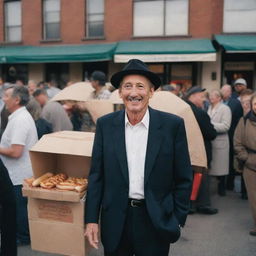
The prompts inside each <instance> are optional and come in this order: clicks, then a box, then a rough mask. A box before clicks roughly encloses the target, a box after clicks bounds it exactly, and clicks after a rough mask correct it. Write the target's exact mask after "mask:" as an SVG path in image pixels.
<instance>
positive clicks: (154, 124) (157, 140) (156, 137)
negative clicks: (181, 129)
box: [144, 108, 163, 184]
mask: <svg viewBox="0 0 256 256" xmlns="http://www.w3.org/2000/svg"><path fill="white" fill-rule="evenodd" d="M149 114H150V119H149V132H148V144H147V151H146V160H145V174H144V175H145V177H144V183H145V184H146V183H147V180H148V177H149V175H150V173H151V171H152V169H153V165H154V162H155V159H156V156H157V154H158V152H159V149H160V145H161V142H162V137H163V136H162V134H161V130H160V127H161V122H160V120H159V117H158V113H157V112H156V111H155V110H153V109H151V108H149Z"/></svg>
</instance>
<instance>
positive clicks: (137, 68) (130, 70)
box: [110, 59, 161, 90]
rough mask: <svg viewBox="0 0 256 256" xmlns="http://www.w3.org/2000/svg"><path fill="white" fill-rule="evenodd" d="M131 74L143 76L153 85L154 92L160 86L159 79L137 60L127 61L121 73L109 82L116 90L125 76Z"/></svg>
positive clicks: (116, 74)
mask: <svg viewBox="0 0 256 256" xmlns="http://www.w3.org/2000/svg"><path fill="white" fill-rule="evenodd" d="M133 74H136V75H142V76H145V77H146V78H147V79H148V80H149V81H150V82H151V83H152V84H153V85H154V88H155V90H156V89H157V88H158V87H159V86H160V85H161V80H160V78H159V77H158V76H157V75H156V74H155V73H153V72H151V71H150V70H149V69H148V67H147V65H146V64H145V63H144V62H142V61H141V60H138V59H131V60H129V61H128V63H127V64H126V65H125V66H124V68H123V70H122V71H120V72H117V73H115V74H114V75H113V76H112V77H111V79H110V82H111V84H112V85H113V86H114V87H116V88H118V87H119V86H120V83H121V81H122V80H123V78H124V77H125V76H127V75H133Z"/></svg>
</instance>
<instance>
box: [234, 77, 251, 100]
mask: <svg viewBox="0 0 256 256" xmlns="http://www.w3.org/2000/svg"><path fill="white" fill-rule="evenodd" d="M246 88H247V82H246V80H245V79H243V78H238V79H236V81H235V82H234V89H235V91H234V92H233V93H232V98H236V99H238V100H240V94H241V93H242V92H243V91H244V90H245V89H246Z"/></svg>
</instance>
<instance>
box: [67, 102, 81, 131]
mask: <svg viewBox="0 0 256 256" xmlns="http://www.w3.org/2000/svg"><path fill="white" fill-rule="evenodd" d="M63 107H64V109H65V110H66V112H67V114H68V116H69V118H70V120H71V122H72V124H73V130H74V131H81V130H82V124H83V113H82V110H81V109H80V105H79V103H78V102H76V101H71V100H69V101H65V102H64V104H63Z"/></svg>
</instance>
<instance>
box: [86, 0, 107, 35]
mask: <svg viewBox="0 0 256 256" xmlns="http://www.w3.org/2000/svg"><path fill="white" fill-rule="evenodd" d="M103 36H104V0H88V1H87V37H103Z"/></svg>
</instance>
